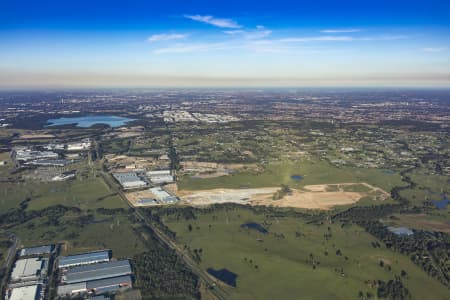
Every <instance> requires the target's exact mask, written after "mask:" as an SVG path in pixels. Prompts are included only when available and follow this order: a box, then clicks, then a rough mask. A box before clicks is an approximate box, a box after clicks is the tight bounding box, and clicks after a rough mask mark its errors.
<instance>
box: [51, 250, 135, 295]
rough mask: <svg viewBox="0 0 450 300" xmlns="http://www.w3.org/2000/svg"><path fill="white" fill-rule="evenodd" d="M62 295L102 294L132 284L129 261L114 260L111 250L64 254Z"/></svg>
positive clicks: (61, 261)
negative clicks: (111, 256) (111, 257)
mask: <svg viewBox="0 0 450 300" xmlns="http://www.w3.org/2000/svg"><path fill="white" fill-rule="evenodd" d="M58 268H59V270H60V281H59V282H60V283H59V285H58V296H59V297H72V296H77V295H99V294H103V293H113V292H116V291H119V290H123V289H127V288H131V287H132V277H131V276H132V270H131V265H130V262H129V261H128V260H110V251H109V250H105V251H96V252H89V253H81V254H77V255H71V256H66V257H61V258H60V259H59V262H58Z"/></svg>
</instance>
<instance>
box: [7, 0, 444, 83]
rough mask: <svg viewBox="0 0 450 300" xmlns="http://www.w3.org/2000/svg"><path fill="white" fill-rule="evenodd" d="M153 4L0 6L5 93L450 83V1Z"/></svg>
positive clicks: (281, 0) (135, 1)
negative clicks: (22, 90) (66, 89)
mask: <svg viewBox="0 0 450 300" xmlns="http://www.w3.org/2000/svg"><path fill="white" fill-rule="evenodd" d="M28 2H30V3H28ZM152 2H153V1H138V0H131V1H127V2H115V1H95V2H94V1H85V0H80V1H39V2H32V1H9V2H7V3H2V4H0V88H2V89H5V88H64V87H69V88H72V87H320V86H323V87H397V86H398V87H402V86H403V87H450V3H449V2H448V1H435V0H430V1H385V0H381V1H322V0H319V1H314V3H311V2H309V1H286V0H279V1H264V2H257V1H235V0H231V1H220V2H219V3H217V2H216V1H195V0H194V1H164V2H158V3H152Z"/></svg>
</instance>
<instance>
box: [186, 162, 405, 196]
mask: <svg viewBox="0 0 450 300" xmlns="http://www.w3.org/2000/svg"><path fill="white" fill-rule="evenodd" d="M292 175H301V176H303V177H304V178H303V179H302V180H300V181H295V180H292V179H291V176H292ZM342 182H367V183H369V184H372V185H374V186H377V187H380V188H382V189H384V190H385V191H388V192H389V191H390V189H391V188H393V187H394V186H401V185H404V183H403V182H402V181H401V178H400V176H399V175H398V174H392V175H387V174H385V173H383V172H382V170H378V169H362V168H361V169H357V168H349V167H342V168H337V167H334V166H332V165H330V164H329V163H327V162H324V161H316V162H313V161H307V160H303V161H298V162H282V163H272V164H270V165H268V166H267V167H266V168H265V170H264V171H263V172H261V173H250V172H242V173H237V174H234V175H231V176H222V177H217V178H207V179H196V178H190V177H189V176H184V177H182V178H181V179H180V181H179V187H180V189H186V190H199V189H213V188H221V187H223V188H240V187H272V186H279V185H281V184H287V185H289V186H290V187H292V188H300V187H302V186H305V185H311V184H326V183H342Z"/></svg>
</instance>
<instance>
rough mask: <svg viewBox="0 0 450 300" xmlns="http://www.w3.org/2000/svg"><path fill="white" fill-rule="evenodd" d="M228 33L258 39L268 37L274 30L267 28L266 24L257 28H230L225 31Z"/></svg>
mask: <svg viewBox="0 0 450 300" xmlns="http://www.w3.org/2000/svg"><path fill="white" fill-rule="evenodd" d="M224 32H225V33H226V34H228V35H231V36H239V37H243V38H244V39H248V40H257V39H263V38H267V37H269V36H270V35H271V34H272V30H269V29H266V28H265V27H264V26H258V27H256V30H242V29H237V30H228V31H224Z"/></svg>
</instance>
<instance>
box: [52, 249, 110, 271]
mask: <svg viewBox="0 0 450 300" xmlns="http://www.w3.org/2000/svg"><path fill="white" fill-rule="evenodd" d="M110 253H111V251H109V250H102V251H95V252H89V253H81V254H76V255H70V256H64V257H61V258H60V259H59V260H58V268H67V267H74V266H82V265H89V264H95V263H101V262H108V261H109V259H110Z"/></svg>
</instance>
